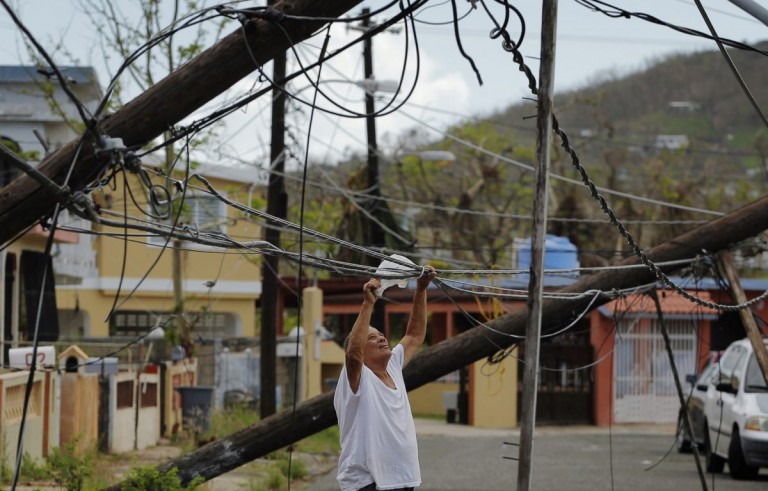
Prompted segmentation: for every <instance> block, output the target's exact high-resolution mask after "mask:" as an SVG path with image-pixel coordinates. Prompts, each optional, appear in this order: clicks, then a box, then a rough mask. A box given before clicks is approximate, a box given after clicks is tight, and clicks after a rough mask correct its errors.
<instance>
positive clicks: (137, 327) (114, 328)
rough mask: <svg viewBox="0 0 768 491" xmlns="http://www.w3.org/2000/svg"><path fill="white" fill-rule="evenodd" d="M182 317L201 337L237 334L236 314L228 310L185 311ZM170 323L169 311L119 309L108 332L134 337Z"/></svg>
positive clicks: (110, 323) (111, 320) (111, 321)
mask: <svg viewBox="0 0 768 491" xmlns="http://www.w3.org/2000/svg"><path fill="white" fill-rule="evenodd" d="M184 317H185V318H186V319H187V321H188V322H189V323H190V325H191V326H192V330H193V331H194V332H195V333H197V334H198V335H200V336H202V337H203V338H215V337H234V336H237V335H239V333H238V325H237V324H238V323H237V316H236V315H234V314H231V313H228V312H208V313H204V314H203V313H200V312H187V313H186V314H184ZM171 323H172V320H171V314H170V313H164V312H147V311H138V310H121V311H118V312H115V314H114V315H113V316H112V318H111V319H110V321H109V334H110V336H124V337H131V338H134V337H139V336H143V335H145V334H147V333H148V332H149V331H150V330H151V329H152V328H153V327H155V326H163V327H165V326H167V325H170V324H171Z"/></svg>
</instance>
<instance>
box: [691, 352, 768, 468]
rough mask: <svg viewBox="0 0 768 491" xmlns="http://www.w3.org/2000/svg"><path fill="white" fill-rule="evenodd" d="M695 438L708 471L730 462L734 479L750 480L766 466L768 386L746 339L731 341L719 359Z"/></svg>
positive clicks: (767, 458)
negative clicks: (702, 452)
mask: <svg viewBox="0 0 768 491" xmlns="http://www.w3.org/2000/svg"><path fill="white" fill-rule="evenodd" d="M763 342H764V343H765V346H766V347H768V339H763ZM694 438H695V440H696V443H697V444H698V445H700V446H701V447H702V448H703V449H704V455H705V460H706V467H707V472H722V471H723V469H724V466H725V464H726V463H727V464H728V468H729V470H730V472H731V476H733V478H735V479H751V478H754V477H755V476H756V475H757V473H758V472H759V470H760V467H768V385H767V384H766V380H765V378H764V377H763V372H762V370H761V369H760V366H759V364H758V362H757V358H756V357H755V354H754V350H753V348H752V344H751V343H750V341H749V340H748V339H742V340H739V341H735V342H733V343H731V345H730V346H728V348H727V349H726V350H725V352H724V353H723V356H722V357H721V358H720V361H719V362H718V369H717V370H716V371H715V372H713V375H712V379H711V380H710V381H709V383H708V385H707V393H706V397H705V399H704V420H703V421H702V422H700V423H699V424H698V426H697V428H696V429H695V430H694Z"/></svg>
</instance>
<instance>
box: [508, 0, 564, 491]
mask: <svg viewBox="0 0 768 491" xmlns="http://www.w3.org/2000/svg"><path fill="white" fill-rule="evenodd" d="M556 30H557V0H547V1H545V2H544V3H543V4H542V8H541V65H540V66H539V94H538V117H537V122H536V129H537V138H536V141H537V143H538V145H537V148H536V160H537V165H536V171H535V177H534V179H535V182H536V191H535V196H534V200H533V207H534V210H533V236H532V237H531V264H530V277H529V282H528V320H527V325H526V330H525V364H524V365H523V394H522V401H521V405H520V457H519V462H518V468H517V489H518V490H519V491H528V489H530V487H531V474H532V472H533V432H534V428H535V427H536V395H537V391H538V388H539V344H540V339H541V299H542V293H543V291H544V275H543V271H544V255H545V251H544V244H545V241H546V235H547V193H548V190H549V187H548V186H547V178H548V176H549V160H550V148H551V140H552V94H553V91H554V85H555V83H554V78H555V77H554V75H555V74H554V71H555V38H556V36H555V32H556Z"/></svg>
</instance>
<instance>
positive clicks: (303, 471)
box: [277, 458, 307, 479]
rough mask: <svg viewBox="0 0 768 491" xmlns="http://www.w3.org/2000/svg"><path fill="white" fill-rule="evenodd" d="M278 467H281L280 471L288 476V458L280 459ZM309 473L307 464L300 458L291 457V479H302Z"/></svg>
mask: <svg viewBox="0 0 768 491" xmlns="http://www.w3.org/2000/svg"><path fill="white" fill-rule="evenodd" d="M277 467H278V468H279V469H280V472H281V473H282V474H283V475H284V476H285V477H289V476H288V461H287V460H278V461H277ZM306 475H307V466H306V465H305V464H304V462H302V461H301V460H299V459H296V458H293V459H291V475H290V479H301V478H302V477H305V476H306Z"/></svg>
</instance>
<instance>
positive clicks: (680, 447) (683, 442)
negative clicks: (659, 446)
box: [675, 416, 693, 453]
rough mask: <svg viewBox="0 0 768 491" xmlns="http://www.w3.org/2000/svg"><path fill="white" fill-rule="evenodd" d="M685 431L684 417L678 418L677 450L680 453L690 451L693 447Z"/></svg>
mask: <svg viewBox="0 0 768 491" xmlns="http://www.w3.org/2000/svg"><path fill="white" fill-rule="evenodd" d="M686 433H687V432H686V431H685V420H684V419H683V417H682V416H681V417H679V418H677V435H676V436H675V438H676V443H675V445H676V446H677V451H678V452H680V453H690V452H691V450H692V449H693V445H691V441H690V440H689V439H688V436H687V434H686Z"/></svg>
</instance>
